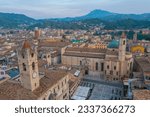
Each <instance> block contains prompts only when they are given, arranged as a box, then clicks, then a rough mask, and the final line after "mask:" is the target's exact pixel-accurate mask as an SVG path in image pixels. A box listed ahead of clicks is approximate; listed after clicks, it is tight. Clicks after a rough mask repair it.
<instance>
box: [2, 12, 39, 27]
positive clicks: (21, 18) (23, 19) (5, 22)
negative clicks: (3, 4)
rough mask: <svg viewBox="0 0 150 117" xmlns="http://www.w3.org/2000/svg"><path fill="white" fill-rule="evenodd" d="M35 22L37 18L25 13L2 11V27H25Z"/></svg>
mask: <svg viewBox="0 0 150 117" xmlns="http://www.w3.org/2000/svg"><path fill="white" fill-rule="evenodd" d="M34 23H37V21H36V20H35V19H33V18H30V17H27V16H25V15H23V14H14V13H0V28H24V27H27V26H29V25H32V24H34Z"/></svg>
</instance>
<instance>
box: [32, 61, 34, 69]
mask: <svg viewBox="0 0 150 117" xmlns="http://www.w3.org/2000/svg"><path fill="white" fill-rule="evenodd" d="M32 70H35V63H34V62H33V63H32Z"/></svg>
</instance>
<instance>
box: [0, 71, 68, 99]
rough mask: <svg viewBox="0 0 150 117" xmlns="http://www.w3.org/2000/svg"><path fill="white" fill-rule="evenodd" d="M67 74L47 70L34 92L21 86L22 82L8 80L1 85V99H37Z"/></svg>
mask: <svg viewBox="0 0 150 117" xmlns="http://www.w3.org/2000/svg"><path fill="white" fill-rule="evenodd" d="M66 75H67V73H66V72H60V71H59V72H56V71H50V72H48V71H47V72H46V76H45V77H43V78H41V79H40V86H39V88H37V89H36V90H34V91H33V92H32V91H30V90H28V89H25V88H24V87H22V86H21V84H20V82H12V81H11V80H8V81H6V82H4V83H2V84H1V85H0V99H1V100H5V99H8V100H9V99H10V100H17V99H20V100H35V99H38V98H39V97H40V96H42V94H44V93H45V92H46V91H47V90H49V89H50V88H51V87H52V86H54V85H55V84H56V83H57V82H59V81H60V80H62V78H64V77H65V76H66Z"/></svg>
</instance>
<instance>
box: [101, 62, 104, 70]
mask: <svg viewBox="0 0 150 117" xmlns="http://www.w3.org/2000/svg"><path fill="white" fill-rule="evenodd" d="M101 71H104V63H101Z"/></svg>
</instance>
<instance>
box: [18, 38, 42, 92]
mask: <svg viewBox="0 0 150 117" xmlns="http://www.w3.org/2000/svg"><path fill="white" fill-rule="evenodd" d="M18 63H19V70H20V74H21V79H20V80H21V85H22V86H23V87H24V88H26V89H29V90H31V91H34V90H35V89H37V88H38V87H39V80H40V79H39V71H38V61H37V48H36V47H31V45H30V43H29V41H27V40H25V41H24V43H23V46H22V48H21V49H20V50H19V51H18Z"/></svg>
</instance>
